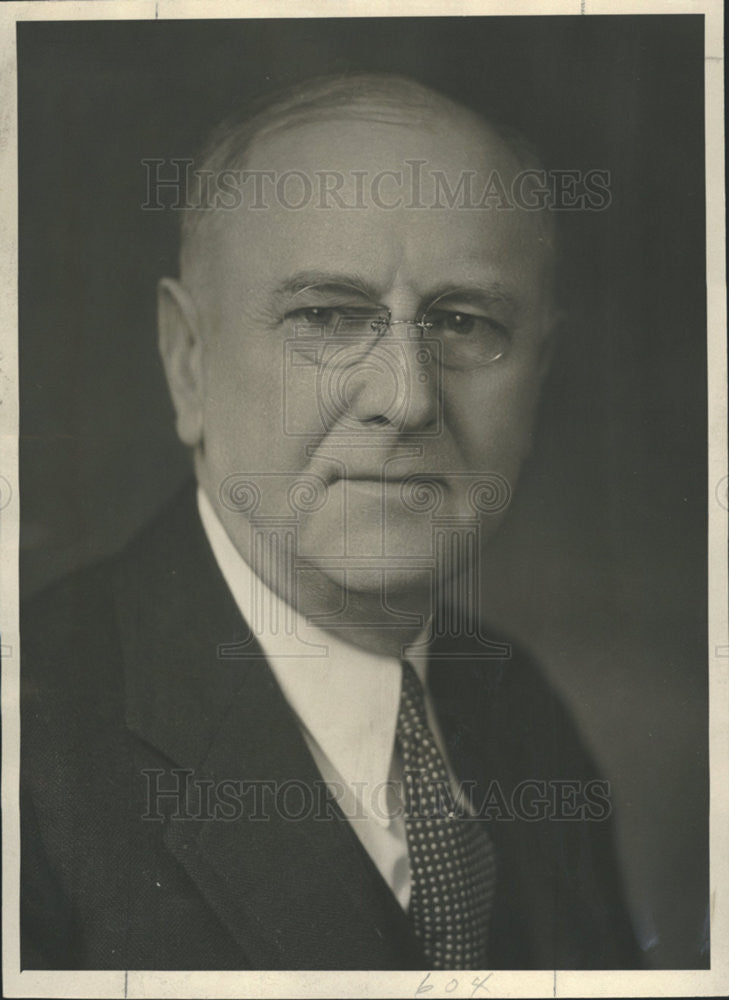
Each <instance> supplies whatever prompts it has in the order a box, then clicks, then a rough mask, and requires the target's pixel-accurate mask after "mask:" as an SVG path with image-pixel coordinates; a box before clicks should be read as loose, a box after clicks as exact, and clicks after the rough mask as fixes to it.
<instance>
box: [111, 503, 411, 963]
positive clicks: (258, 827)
mask: <svg viewBox="0 0 729 1000" xmlns="http://www.w3.org/2000/svg"><path fill="white" fill-rule="evenodd" d="M116 593H117V610H118V621H119V628H120V634H121V636H122V644H123V649H124V656H125V663H126V669H127V674H126V683H127V724H128V726H129V728H130V729H131V730H132V732H133V733H134V734H135V735H136V736H137V737H139V738H140V739H142V740H144V741H145V742H146V743H149V744H150V745H152V746H154V747H155V748H156V749H158V750H160V751H161V752H162V753H163V754H164V755H165V756H166V757H168V758H169V759H170V760H171V761H172V762H173V763H174V765H176V766H179V767H182V768H187V769H189V770H190V771H191V772H192V773H191V776H190V779H189V782H188V788H189V789H190V795H191V801H190V804H189V805H190V812H189V813H188V815H191V816H193V817H195V816H197V817H199V816H200V815H201V813H200V805H199V801H198V793H199V790H200V788H201V787H202V786H201V784H200V783H201V782H207V783H210V782H212V784H209V785H208V787H209V788H210V789H211V793H210V799H209V802H210V806H209V808H208V809H207V810H206V811H205V813H203V816H204V818H193V819H190V818H186V819H182V818H178V819H174V818H171V819H170V820H169V821H168V823H167V826H166V829H165V834H164V842H165V844H166V846H167V848H168V849H169V850H170V851H171V852H172V853H173V854H174V856H175V857H176V858H177V860H178V861H179V862H180V864H182V865H183V866H184V868H185V870H186V871H187V873H188V875H189V876H190V878H191V879H192V881H193V882H194V883H195V884H196V886H197V888H198V889H199V891H200V892H201V894H202V895H203V896H204V897H205V899H206V900H207V902H208V904H209V905H210V906H211V907H212V908H213V910H214V911H215V912H216V914H217V916H218V918H219V919H220V921H221V923H222V924H223V925H224V926H225V927H226V928H227V930H228V931H229V932H230V934H231V935H232V937H233V938H234V939H235V940H236V942H237V943H238V945H239V947H240V950H241V955H242V956H244V962H245V964H247V965H249V966H250V967H253V968H268V969H275V968H308V969H316V968H322V969H324V968H331V967H336V968H390V969H392V968H422V967H423V964H424V960H423V957H422V953H421V952H420V949H419V947H418V944H417V941H416V939H415V937H414V935H413V934H412V931H411V929H410V925H409V922H408V921H407V918H406V916H405V914H404V913H403V911H402V909H401V908H400V906H399V905H398V903H397V901H396V900H395V897H394V896H393V894H392V893H391V891H390V890H389V888H388V887H387V885H386V884H385V882H384V880H383V879H382V877H381V876H380V874H379V872H378V871H377V869H376V868H375V866H374V864H373V863H372V861H371V860H370V858H369V856H368V855H367V854H366V852H365V851H364V849H363V848H362V847H361V845H360V843H359V840H358V839H357V837H356V835H355V833H354V832H353V830H352V828H351V826H350V824H349V822H348V821H347V820H346V819H345V818H344V817H343V816H342V814H341V813H340V812H339V810H338V809H336V808H335V807H333V805H332V803H331V802H329V800H328V799H327V797H326V793H325V788H324V784H323V782H322V779H321V777H320V775H319V772H318V770H317V768H316V765H315V763H314V761H313V759H312V757H311V755H310V753H309V751H308V748H307V747H306V744H305V742H304V740H303V737H302V735H301V733H300V730H299V726H298V724H297V722H296V719H295V718H294V716H293V714H292V713H291V710H290V709H289V707H288V705H287V703H286V701H285V699H284V697H283V695H282V693H281V691H280V688H279V687H278V684H277V683H276V681H275V679H274V677H273V674H272V672H271V670H270V668H269V667H268V664H267V662H266V660H265V658H264V656H263V654H262V652H261V651H260V649H259V648H257V647H256V646H255V644H254V645H253V646H250V645H249V655H248V656H247V657H246V658H245V659H238V660H235V659H234V660H231V659H222V658H220V656H219V655H218V647H219V646H220V645H221V644H228V643H236V642H241V641H242V640H245V639H248V638H250V637H249V634H248V629H247V626H246V624H245V622H244V621H243V619H242V618H241V616H240V613H239V612H238V609H237V607H236V606H235V604H234V602H233V599H232V597H231V595H230V594H229V592H228V589H227V586H226V585H225V582H224V580H223V578H222V576H221V574H220V571H219V570H218V567H217V565H216V563H215V561H214V558H213V556H212V553H211V552H210V550H209V547H208V545H207V540H206V539H205V538H204V534H203V532H202V528H201V526H200V523H199V519H198V516H197V511H196V509H195V504H194V491H193V490H192V489H190V490H188V491H187V492H186V495H185V496H184V497H182V498H181V499H180V500H178V501H177V503H175V504H173V505H172V506H171V507H170V508H169V509H168V510H167V511H166V512H164V514H163V515H162V517H161V518H160V519H159V521H158V522H157V524H156V526H155V527H153V528H152V529H150V531H149V533H148V534H147V535H146V536H143V537H141V538H140V539H139V540H138V541H137V542H136V543H135V544H134V545H133V547H132V548H131V550H130V553H129V556H128V557H127V558H126V559H125V560H124V561H123V562H122V564H121V566H120V569H119V573H118V577H117V586H116ZM250 654H253V655H250ZM221 799H222V801H221ZM297 816H298V817H299V818H296V817H297ZM242 964H243V961H242Z"/></svg>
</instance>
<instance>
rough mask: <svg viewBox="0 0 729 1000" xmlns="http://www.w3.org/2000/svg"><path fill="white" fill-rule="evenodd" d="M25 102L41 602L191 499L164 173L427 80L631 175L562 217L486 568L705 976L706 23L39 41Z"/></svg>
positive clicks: (649, 891) (404, 24)
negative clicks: (167, 318)
mask: <svg viewBox="0 0 729 1000" xmlns="http://www.w3.org/2000/svg"><path fill="white" fill-rule="evenodd" d="M18 56H19V105H20V108H19V110H20V115H19V121H20V153H19V156H20V178H21V187H20V196H21V197H20V223H21V228H20V305H21V329H20V358H21V370H20V375H21V487H22V532H21V573H22V576H21V584H22V588H23V591H24V592H25V593H26V594H30V593H33V592H35V591H36V590H38V589H39V588H41V587H42V586H43V585H45V584H46V583H47V582H49V581H50V580H52V579H55V578H56V577H58V576H59V575H61V574H62V573H64V572H66V571H67V570H68V569H70V568H72V567H74V566H76V565H79V564H81V563H84V562H87V561H90V560H92V559H95V558H97V557H98V556H100V555H102V554H105V553H107V552H109V551H111V550H113V549H115V548H117V547H118V546H119V545H120V544H121V543H122V542H123V541H124V540H125V539H126V538H127V537H128V536H129V535H130V533H131V532H132V531H133V530H134V529H135V528H136V527H137V526H138V525H139V524H141V523H142V521H144V520H145V519H146V518H147V516H148V515H149V514H150V513H151V512H152V511H153V510H154V509H155V507H156V506H157V505H158V504H159V503H160V502H161V501H162V500H163V499H164V498H165V497H166V496H167V495H168V494H169V493H170V492H171V491H172V490H173V489H174V488H175V486H176V485H177V484H178V483H179V482H180V481H181V480H182V479H184V478H185V476H186V475H187V474H188V468H189V466H188V462H187V458H186V455H185V454H184V451H183V449H182V447H181V446H180V445H179V444H178V443H177V441H176V438H175V434H174V429H173V423H172V410H171V406H170V404H169V403H168V400H167V395H166V389H165V386H164V382H163V375H162V369H161V365H160V363H159V361H158V359H157V355H156V344H155V283H156V280H157V278H158V277H159V276H160V275H162V274H169V273H175V269H176V263H175V261H176V223H177V218H176V216H175V213H173V212H171V211H163V212H151V211H142V210H141V207H140V206H141V205H142V203H143V202H144V200H145V171H144V168H143V166H142V164H141V161H142V159H145V158H151V157H160V158H166V159H169V158H172V157H190V156H192V155H193V154H194V152H195V151H196V149H197V147H198V145H199V143H200V141H201V140H202V138H203V137H204V134H205V132H206V131H207V130H208V128H209V127H210V125H211V124H213V123H214V122H215V120H216V119H218V118H220V117H222V116H223V115H224V114H225V113H226V112H227V111H228V109H229V107H230V105H231V104H232V103H234V101H235V100H236V99H237V98H240V97H250V96H252V95H255V94H258V93H261V92H264V91H265V90H267V89H269V88H271V87H274V86H281V85H284V84H288V83H290V82H293V81H295V80H296V79H300V78H304V77H307V76H311V75H314V74H318V73H323V72H329V71H332V70H345V69H350V68H365V69H376V70H387V71H395V72H402V73H405V74H410V75H412V76H415V77H417V78H419V79H421V80H423V81H425V82H426V83H429V84H431V85H434V86H435V87H437V88H440V89H442V90H444V91H446V92H447V93H449V94H450V95H451V96H453V97H455V98H456V99H459V100H461V101H463V102H464V103H466V104H470V105H471V106H473V107H476V108H488V109H494V110H496V111H498V112H499V113H501V114H502V115H503V116H504V117H505V118H506V119H507V120H509V121H511V122H513V123H514V124H516V125H517V126H519V127H521V128H522V129H523V130H524V131H525V132H526V133H527V134H528V135H529V136H530V137H531V138H532V139H534V140H535V141H536V143H537V145H538V146H540V147H541V149H542V152H543V154H544V158H545V160H546V162H547V164H548V165H549V166H552V167H555V168H567V169H581V170H589V169H593V168H596V169H608V170H610V172H611V178H612V183H611V189H612V194H613V201H612V204H611V206H610V208H609V209H608V210H606V211H603V212H597V213H590V212H576V213H570V214H567V213H564V214H562V215H561V216H560V224H561V225H562V227H563V230H564V238H565V246H566V257H565V265H564V270H563V287H564V291H565V295H566V300H567V301H568V303H569V306H570V318H569V321H568V324H567V330H566V333H565V338H564V341H563V343H562V345H561V348H560V350H559V352H558V355H557V358H556V360H555V366H554V371H553V375H552V379H551V383H550V384H549V386H548V387H547V391H546V394H545V398H544V402H543V407H542V412H541V418H540V421H539V428H538V431H537V439H536V447H535V454H534V457H533V459H532V461H531V464H530V466H529V468H528V470H527V472H526V474H525V478H524V479H523V481H522V485H521V489H520V492H519V494H518V496H517V498H516V500H515V501H514V503H513V509H512V512H511V518H510V520H509V521H508V522H507V524H506V526H505V528H504V530H503V532H502V533H501V535H500V536H499V537H498V538H497V540H496V541H495V542H494V543H493V545H492V546H491V547H490V549H489V551H488V553H487V564H486V581H487V582H486V588H487V594H486V604H487V611H486V613H487V618H488V619H489V621H490V622H492V623H493V624H494V625H495V626H497V627H499V628H506V629H508V630H510V631H511V632H512V633H514V634H516V635H518V636H521V637H522V638H523V639H524V640H525V641H526V643H527V644H528V645H529V646H530V647H531V648H532V649H533V651H534V652H535V653H536V654H537V656H538V657H539V658H540V659H541V661H542V662H543V663H544V665H545V667H546V668H547V670H548V671H549V672H550V674H551V675H552V677H553V678H554V680H555V682H556V683H557V684H558V685H559V687H560V688H561V689H562V690H563V691H564V693H565V696H566V697H567V698H568V700H569V701H570V703H571V704H572V706H573V707H574V709H575V711H576V713H577V717H578V719H579V721H580V724H581V726H582V728H583V730H584V733H585V736H586V738H587V740H588V742H589V743H590V744H591V745H592V746H593V748H594V750H595V752H596V754H597V756H598V759H599V760H600V762H601V763H602V765H603V767H604V769H605V771H606V772H607V774H608V776H609V777H610V778H611V780H612V787H613V800H614V806H615V810H616V813H617V818H618V835H619V848H620V855H621V859H622V865H623V871H624V875H625V880H626V884H627V891H628V897H629V903H630V907H631V911H632V914H633V917H634V922H635V925H636V931H637V933H638V936H639V938H640V941H641V943H642V945H643V947H644V949H645V951H646V953H647V955H648V961H649V963H651V964H653V965H654V966H656V967H669V968H670V967H674V968H675V967H683V966H685V967H693V966H697V965H701V964H704V963H705V962H706V961H707V947H708V942H707V931H706V928H707V920H708V916H707V901H708V831H707V826H708V781H707V648H706V548H705V546H706V516H705V511H706V501H707V497H706V390H705V367H706V350H705V277H704V188H703V181H704V173H703V121H704V116H703V18H701V17H693V16H652V17H582V18H580V17H539V18H532V17H514V18H496V17H489V18H486V17H483V18H462V17H451V18H439V19H435V18H418V19H414V18H393V19H374V20H369V19H356V20H355V19H352V20H319V19H316V20H276V21H273V20H251V21H245V20H235V21H205V22H201V21H189V22H186V21H176V22H169V21H168V22H158V21H153V22H105V23H100V22H99V23H93V22H86V23H75V24H74V23H61V22H59V23H25V24H20V25H19V26H18Z"/></svg>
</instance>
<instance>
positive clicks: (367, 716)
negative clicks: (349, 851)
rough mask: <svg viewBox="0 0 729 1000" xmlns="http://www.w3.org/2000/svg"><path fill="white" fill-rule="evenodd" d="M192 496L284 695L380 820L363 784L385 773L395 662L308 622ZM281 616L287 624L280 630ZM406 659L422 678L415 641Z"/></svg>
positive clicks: (397, 675) (397, 672) (391, 739)
mask: <svg viewBox="0 0 729 1000" xmlns="http://www.w3.org/2000/svg"><path fill="white" fill-rule="evenodd" d="M197 501H198V510H199V512H200V519H201V521H202V524H203V528H204V530H205V534H206V535H207V538H208V541H209V543H210V547H211V548H212V550H213V555H214V556H215V559H216V562H217V563H218V566H219V567H220V571H221V572H222V574H223V577H224V578H225V581H226V583H227V584H228V587H229V589H230V591H231V594H232V595H233V598H234V600H235V602H236V604H237V605H238V608H239V610H240V612H241V614H242V615H243V617H244V618H245V620H246V622H247V623H248V625H249V627H250V628H251V629H252V631H253V633H254V635H255V638H256V639H257V640H258V642H259V643H260V645H261V648H262V649H263V652H264V653H265V654H266V659H267V660H268V663H269V665H270V667H271V670H272V671H273V674H274V676H275V677H276V680H277V681H278V683H279V686H280V687H281V689H282V691H283V693H284V696H285V697H286V700H287V701H288V703H289V705H290V706H291V708H292V709H293V711H294V713H295V714H296V716H297V717H298V719H299V721H300V723H301V725H302V726H303V727H304V729H305V730H306V731H307V733H308V734H309V736H310V738H312V739H313V740H314V741H315V743H316V744H317V745H318V747H319V748H320V750H321V751H322V752H323V753H324V755H325V756H326V757H327V758H328V760H329V762H330V763H331V764H332V766H333V767H334V768H335V770H336V771H337V772H338V773H339V775H340V776H341V778H342V781H343V782H344V783H345V784H346V785H348V786H349V787H351V788H352V790H353V792H354V794H355V795H356V797H357V798H358V800H359V801H360V803H361V805H362V807H363V808H364V809H365V811H366V812H367V814H368V816H369V817H370V818H371V819H373V820H374V821H375V822H377V823H379V824H380V825H381V826H387V825H388V822H389V821H388V819H387V817H386V816H385V815H383V812H382V811H381V810H372V809H371V808H369V804H370V803H371V802H372V801H373V799H374V798H375V796H373V794H366V793H365V790H369V791H370V793H372V791H373V790H374V789H375V788H377V787H379V786H380V785H381V784H382V783H384V782H386V781H387V780H388V778H389V775H390V767H391V763H392V753H393V748H394V744H395V729H396V726H397V715H398V709H399V704H400V683H401V668H400V661H399V660H398V659H397V658H396V657H393V656H381V655H376V654H373V653H369V652H367V651H366V650H364V649H362V648H361V647H359V646H353V645H350V644H349V643H346V642H343V641H342V640H341V639H338V638H337V637H336V636H335V635H332V634H331V633H329V632H325V631H324V630H323V629H320V628H317V627H316V626H314V625H311V624H309V623H308V622H307V620H306V618H304V616H303V615H301V614H299V613H298V612H297V611H296V610H295V609H293V608H291V607H290V606H289V605H287V604H286V603H285V602H284V601H282V600H281V598H280V597H278V595H276V594H274V593H273V591H271V590H270V589H269V588H268V587H267V586H266V585H265V584H264V583H263V581H262V580H261V579H260V577H258V576H257V575H256V574H255V573H254V572H253V570H252V569H251V568H250V566H249V565H248V563H247V562H246V561H245V560H244V559H243V558H242V556H241V555H240V553H239V552H238V550H237V549H236V548H235V546H234V545H233V543H232V542H231V540H230V538H229V537H228V535H227V533H226V531H225V529H224V528H223V526H222V524H221V522H220V520H219V518H218V516H217V514H216V513H215V511H214V509H213V507H212V505H211V503H210V501H209V499H208V497H207V496H206V494H205V493H204V492H203V490H202V489H200V488H198V493H197ZM254 595H255V611H256V614H255V615H254V613H253V611H254ZM254 621H255V628H254ZM281 622H287V623H288V624H289V626H291V625H293V628H291V627H289V628H287V629H282V628H280V627H279V623H281ZM408 658H409V660H410V662H411V663H412V664H413V666H414V668H415V670H416V672H417V673H418V675H419V677H420V679H421V681H424V679H425V671H426V668H427V654H425V653H424V652H422V651H421V649H420V648H419V649H418V652H417V653H415V652H413V653H412V655H409V656H408Z"/></svg>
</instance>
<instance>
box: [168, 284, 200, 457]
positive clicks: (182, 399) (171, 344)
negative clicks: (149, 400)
mask: <svg viewBox="0 0 729 1000" xmlns="http://www.w3.org/2000/svg"><path fill="white" fill-rule="evenodd" d="M157 324H158V330H159V339H158V343H159V352H160V355H161V357H162V364H163V365H164V368H165V374H166V375H167V385H168V386H169V389H170V395H171V396H172V403H173V406H174V408H175V413H176V414H177V433H178V435H179V438H180V440H181V441H182V442H183V444H186V445H189V446H190V447H191V448H194V447H196V446H197V445H199V444H200V442H201V441H202V434H203V399H204V386H203V341H202V331H201V323H200V317H199V315H198V311H197V308H196V307H195V303H194V302H193V301H192V299H191V298H190V296H189V294H188V293H187V292H186V291H185V289H184V288H183V287H182V285H181V284H180V283H179V282H178V281H174V280H173V279H172V278H162V279H161V280H160V282H159V284H158V286H157Z"/></svg>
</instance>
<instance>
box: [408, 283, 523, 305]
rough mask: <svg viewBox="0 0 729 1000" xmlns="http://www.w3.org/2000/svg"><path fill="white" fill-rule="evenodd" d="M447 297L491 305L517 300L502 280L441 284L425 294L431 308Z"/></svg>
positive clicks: (467, 302) (474, 303) (513, 302)
mask: <svg viewBox="0 0 729 1000" xmlns="http://www.w3.org/2000/svg"><path fill="white" fill-rule="evenodd" d="M446 298H456V299H458V301H459V302H463V303H464V304H466V305H474V306H489V305H493V303H495V302H502V303H503V304H504V305H507V306H512V305H514V304H515V301H516V297H515V295H514V294H513V292H512V291H511V290H510V289H508V288H507V287H506V286H505V285H503V284H501V283H500V282H492V283H489V284H486V285H459V284H455V283H448V284H445V285H440V286H439V287H438V288H437V289H435V290H434V291H433V292H429V293H428V295H427V296H425V301H426V303H427V306H428V308H430V307H431V306H433V305H435V303H436V302H439V301H440V300H441V299H446Z"/></svg>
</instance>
